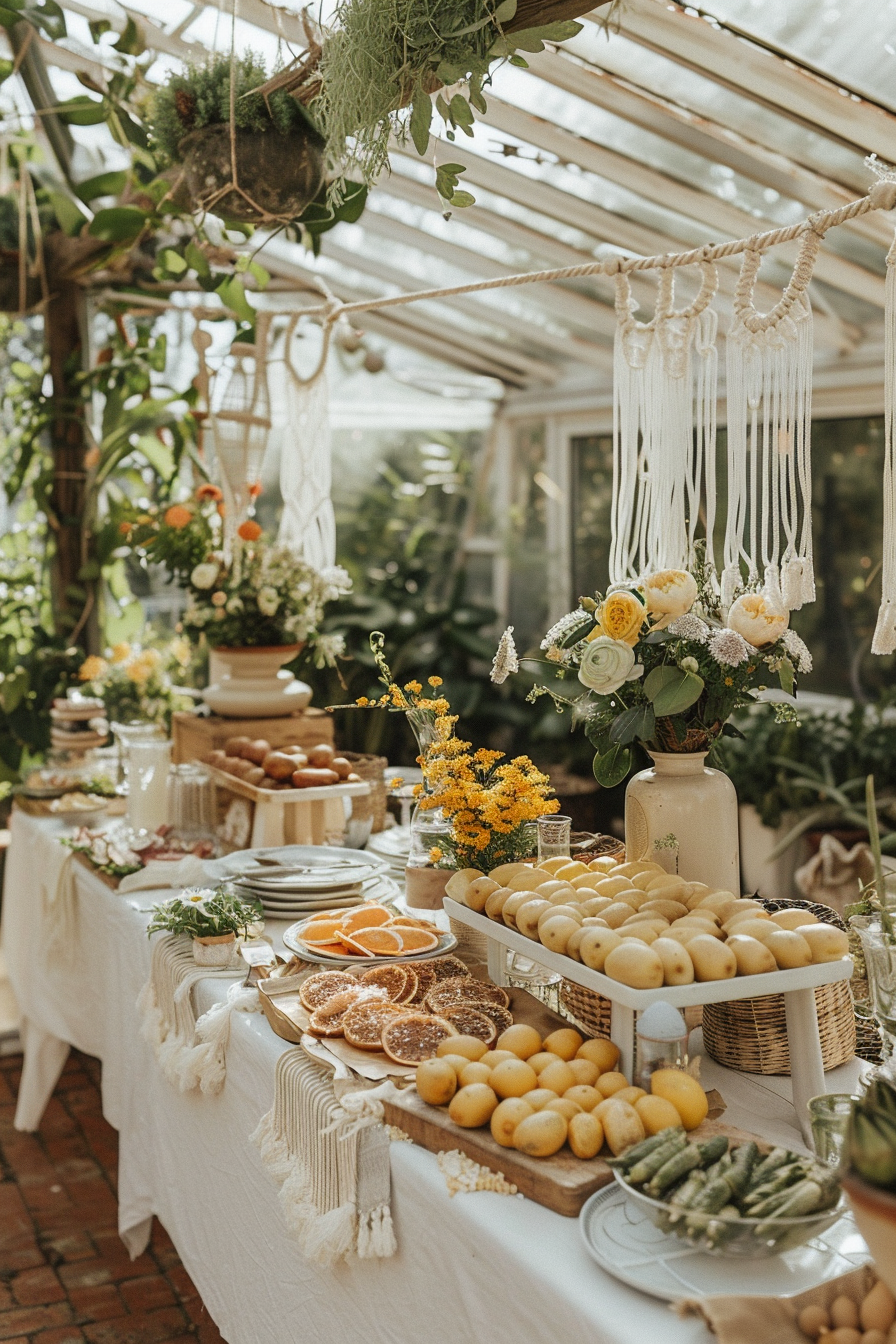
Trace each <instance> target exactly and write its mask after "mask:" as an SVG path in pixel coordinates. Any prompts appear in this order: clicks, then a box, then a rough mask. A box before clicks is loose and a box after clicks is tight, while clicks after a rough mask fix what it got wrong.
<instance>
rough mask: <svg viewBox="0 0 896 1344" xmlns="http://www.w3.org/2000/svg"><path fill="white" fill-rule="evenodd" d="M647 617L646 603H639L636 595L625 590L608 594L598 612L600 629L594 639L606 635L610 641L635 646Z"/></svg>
mask: <svg viewBox="0 0 896 1344" xmlns="http://www.w3.org/2000/svg"><path fill="white" fill-rule="evenodd" d="M646 615H647V611H646V609H645V607H644V603H643V602H641V601H639V600H638V598H637V597H635V595H634V593H629V592H626V591H625V590H624V589H620V591H619V592H616V593H608V594H607V596H606V597H605V598H604V600H603V602H602V603H601V606H600V610H599V612H598V626H599V627H600V628H599V629H598V630H597V632H596V634H595V635H594V636H593V637H595V638H596V636H597V635H606V636H607V638H608V639H618V640H620V641H621V642H622V643H623V644H628V645H630V646H634V645H635V644H637V642H638V637H639V635H640V633H641V627H642V625H643V624H644V619H645V617H646ZM590 638H592V636H591V635H589V639H590Z"/></svg>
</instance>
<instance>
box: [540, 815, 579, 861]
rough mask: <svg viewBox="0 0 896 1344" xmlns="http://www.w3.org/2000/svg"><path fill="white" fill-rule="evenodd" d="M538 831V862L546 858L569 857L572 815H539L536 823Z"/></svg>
mask: <svg viewBox="0 0 896 1344" xmlns="http://www.w3.org/2000/svg"><path fill="white" fill-rule="evenodd" d="M535 825H536V829H537V833H538V862H539V863H541V862H542V860H544V859H560V858H569V832H570V827H571V826H572V818H571V817H560V816H556V815H555V816H552V817H539V818H538V820H537V821H536V823H535Z"/></svg>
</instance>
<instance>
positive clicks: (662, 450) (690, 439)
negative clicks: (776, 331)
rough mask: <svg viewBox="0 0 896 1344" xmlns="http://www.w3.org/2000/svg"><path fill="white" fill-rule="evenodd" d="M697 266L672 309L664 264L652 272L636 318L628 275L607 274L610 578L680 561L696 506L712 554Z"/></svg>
mask: <svg viewBox="0 0 896 1344" xmlns="http://www.w3.org/2000/svg"><path fill="white" fill-rule="evenodd" d="M701 269H702V271H703V280H702V284H701V287H700V292H699V294H698V296H697V298H696V299H695V300H694V302H693V303H692V304H691V305H690V306H689V307H687V308H683V309H680V310H676V309H675V306H674V270H673V269H672V267H667V268H665V269H664V270H661V271H660V278H659V293H658V297H657V305H656V312H655V315H654V317H653V318H652V319H651V321H650V322H646V323H644V322H637V321H636V320H635V317H634V312H635V308H636V307H637V305H636V303H635V301H634V300H633V298H632V294H631V289H630V286H629V282H628V278H627V277H626V276H625V275H621V274H620V275H618V276H617V278H616V314H617V326H616V339H615V345H614V352H613V373H614V377H613V387H614V397H613V504H612V542H611V551H610V583H611V585H612V584H624V583H630V582H632V581H633V580H636V579H638V578H640V577H642V576H643V575H645V574H649V573H651V572H653V571H655V570H658V569H670V568H671V569H683V568H687V566H688V565H689V564H690V563H691V561H692V560H693V558H694V546H695V540H696V530H697V524H698V521H700V517H701V509H702V511H703V513H704V518H703V522H704V531H705V535H706V557H707V560H708V561H709V563H710V564H712V561H713V554H712V533H713V524H714V521H715V500H716V482H715V452H716V390H717V381H718V358H717V354H716V331H717V319H716V314H715V313H714V312H713V311H712V309H711V308H710V306H709V305H710V303H711V302H712V299H713V296H714V294H715V292H716V288H717V285H718V277H717V274H716V269H715V267H714V266H712V265H710V264H709V263H704V264H703V266H702V268H701Z"/></svg>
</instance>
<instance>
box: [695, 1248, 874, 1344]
mask: <svg viewBox="0 0 896 1344" xmlns="http://www.w3.org/2000/svg"><path fill="white" fill-rule="evenodd" d="M876 1282H877V1275H876V1274H875V1272H874V1268H873V1266H872V1265H863V1266H862V1268H861V1269H854V1270H852V1271H851V1272H850V1273H849V1274H842V1275H841V1276H840V1278H838V1279H832V1280H831V1281H830V1283H823V1284H820V1285H819V1287H818V1288H813V1289H811V1291H810V1292H808V1293H800V1294H799V1295H798V1296H797V1297H788V1298H782V1297H705V1298H699V1299H697V1300H691V1299H685V1300H683V1301H680V1302H676V1303H675V1304H674V1307H673V1310H674V1311H675V1312H676V1314H677V1315H679V1316H700V1317H702V1319H703V1320H704V1321H705V1322H706V1324H707V1325H708V1326H709V1328H710V1330H712V1331H713V1333H714V1334H715V1335H717V1336H718V1338H719V1344H760V1341H761V1344H808V1340H807V1338H806V1336H805V1335H804V1334H803V1332H802V1330H801V1329H800V1328H799V1326H798V1325H797V1323H796V1318H797V1316H798V1315H799V1313H800V1312H801V1311H802V1309H803V1307H808V1306H815V1305H818V1306H821V1307H830V1305H831V1303H832V1302H833V1300H834V1298H835V1297H839V1296H840V1295H841V1293H842V1294H844V1295H845V1296H846V1297H851V1298H852V1300H853V1301H854V1302H855V1303H856V1304H857V1305H858V1303H860V1302H861V1301H862V1298H863V1297H865V1295H866V1294H867V1293H868V1292H869V1291H870V1290H871V1289H872V1288H873V1287H874V1285H875V1283H876Z"/></svg>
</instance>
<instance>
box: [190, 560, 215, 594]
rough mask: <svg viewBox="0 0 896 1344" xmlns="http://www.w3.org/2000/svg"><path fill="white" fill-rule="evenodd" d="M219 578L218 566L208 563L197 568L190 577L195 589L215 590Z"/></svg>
mask: <svg viewBox="0 0 896 1344" xmlns="http://www.w3.org/2000/svg"><path fill="white" fill-rule="evenodd" d="M217 578H218V566H217V565H214V564H211V563H210V562H208V561H207V562H206V563H205V564H203V565H197V566H196V567H195V569H194V570H193V573H192V574H191V575H190V582H191V583H192V585H193V587H194V588H214V586H215V583H216V581H217Z"/></svg>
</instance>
